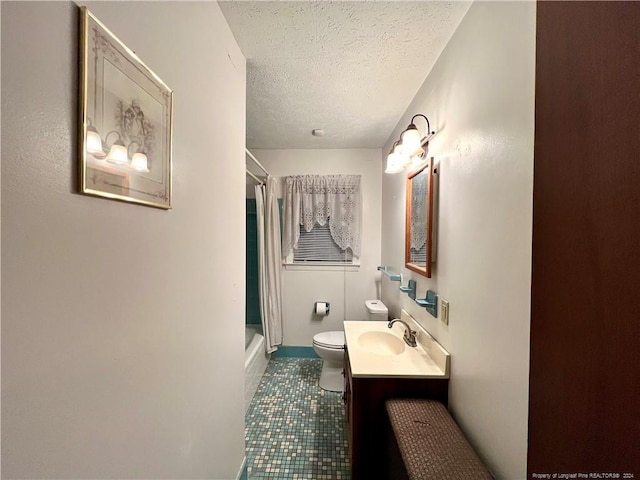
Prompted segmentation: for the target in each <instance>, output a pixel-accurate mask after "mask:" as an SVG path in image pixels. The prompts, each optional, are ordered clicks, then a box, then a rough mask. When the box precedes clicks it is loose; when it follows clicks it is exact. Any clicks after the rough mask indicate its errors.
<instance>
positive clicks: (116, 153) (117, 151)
mask: <svg viewBox="0 0 640 480" xmlns="http://www.w3.org/2000/svg"><path fill="white" fill-rule="evenodd" d="M107 162H111V163H116V164H118V165H126V164H127V163H129V157H127V147H125V146H124V142H123V141H122V140H116V141H115V142H113V145H111V150H109V155H107Z"/></svg>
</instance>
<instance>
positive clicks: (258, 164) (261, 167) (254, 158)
mask: <svg viewBox="0 0 640 480" xmlns="http://www.w3.org/2000/svg"><path fill="white" fill-rule="evenodd" d="M244 151H245V152H246V153H247V156H248V157H249V158H250V159H251V160H253V161H254V163H255V164H256V165H257V166H258V167H260V169H261V170H262V171H263V172H264V173H265V174H266V175H267V176H271V175H270V174H269V172H268V171H267V169H266V168H264V167H263V166H262V164H261V163H260V162H259V161H258V159H257V158H256V157H254V156H253V153H251V152H250V151H249V149H248V148H246V147H245V149H244Z"/></svg>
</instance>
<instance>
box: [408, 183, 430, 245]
mask: <svg viewBox="0 0 640 480" xmlns="http://www.w3.org/2000/svg"><path fill="white" fill-rule="evenodd" d="M426 224H427V176H426V175H423V174H420V175H417V176H415V177H413V182H412V185H411V248H412V249H414V250H420V249H421V248H422V247H423V246H424V244H425V243H427V228H426ZM418 226H420V228H418Z"/></svg>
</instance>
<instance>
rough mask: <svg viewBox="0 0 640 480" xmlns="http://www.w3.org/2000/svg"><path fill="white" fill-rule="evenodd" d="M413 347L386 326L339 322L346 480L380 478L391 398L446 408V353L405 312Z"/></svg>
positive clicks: (399, 329)
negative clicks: (429, 401)
mask: <svg viewBox="0 0 640 480" xmlns="http://www.w3.org/2000/svg"><path fill="white" fill-rule="evenodd" d="M401 318H402V320H404V321H406V322H407V323H408V324H409V325H411V326H412V329H413V330H416V331H417V335H416V337H417V342H418V346H417V347H410V346H408V345H406V344H405V342H404V340H403V338H402V336H403V334H404V331H405V327H404V326H403V325H402V324H399V323H398V324H395V325H394V326H393V328H392V329H389V328H388V327H387V322H345V324H344V326H345V342H346V345H345V354H344V371H345V390H344V395H343V399H344V403H345V414H346V420H347V430H348V437H349V453H350V460H351V465H352V480H360V479H371V478H383V475H382V474H381V472H384V471H385V470H386V465H385V464H384V463H385V449H386V439H387V435H388V433H387V419H386V413H385V405H384V402H385V400H387V399H391V398H428V399H433V400H437V401H439V402H441V403H443V404H444V405H445V406H446V405H447V394H448V387H449V354H448V353H447V352H446V350H444V349H443V348H442V346H440V344H438V343H437V342H436V341H435V340H434V339H433V338H432V337H431V336H430V335H429V334H428V333H427V332H426V331H425V330H423V329H421V328H420V327H419V326H418V325H417V324H416V323H415V321H414V320H413V318H411V317H410V316H409V315H408V314H407V313H406V312H404V311H403V312H402V317H401Z"/></svg>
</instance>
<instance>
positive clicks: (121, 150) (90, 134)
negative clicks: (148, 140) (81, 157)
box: [85, 119, 149, 173]
mask: <svg viewBox="0 0 640 480" xmlns="http://www.w3.org/2000/svg"><path fill="white" fill-rule="evenodd" d="M87 120H88V125H87V140H86V145H85V148H86V150H87V153H89V154H91V155H92V156H93V157H94V158H95V159H96V160H106V161H107V162H109V163H114V164H116V165H121V166H125V167H131V168H132V169H133V170H136V171H138V172H144V173H148V172H149V159H148V158H147V155H146V153H145V152H144V145H143V142H142V141H141V140H140V139H138V138H135V137H134V138H133V139H132V140H131V142H130V143H129V145H125V143H124V140H123V139H122V135H121V134H120V132H118V131H117V130H111V131H110V132H108V133H107V135H106V136H105V137H104V140H102V138H101V137H100V133H98V130H97V129H96V128H95V127H94V126H93V125H92V123H91V119H87ZM112 134H116V135H117V136H118V138H117V139H116V140H114V142H113V143H112V144H111V147H110V148H109V153H108V154H107V153H106V149H107V148H108V145H109V142H108V139H109V137H110V136H111V135H112ZM136 147H137V148H136ZM132 150H133V155H131V152H132ZM129 159H131V161H129Z"/></svg>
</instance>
